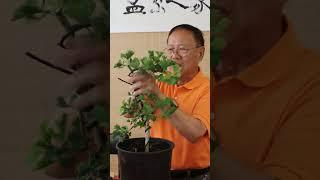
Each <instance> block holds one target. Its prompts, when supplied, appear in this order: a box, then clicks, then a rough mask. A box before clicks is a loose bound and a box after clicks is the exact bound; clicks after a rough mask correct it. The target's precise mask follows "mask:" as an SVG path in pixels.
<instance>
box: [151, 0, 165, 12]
mask: <svg viewBox="0 0 320 180" xmlns="http://www.w3.org/2000/svg"><path fill="white" fill-rule="evenodd" d="M158 1H160V3H162V0H153V3H154V4H156V5H157V10H154V9H151V10H150V12H151V13H155V12H157V13H159V12H160V9H161V10H162V11H163V12H164V13H165V12H166V10H165V9H164V7H162V6H160V3H159V2H158Z"/></svg>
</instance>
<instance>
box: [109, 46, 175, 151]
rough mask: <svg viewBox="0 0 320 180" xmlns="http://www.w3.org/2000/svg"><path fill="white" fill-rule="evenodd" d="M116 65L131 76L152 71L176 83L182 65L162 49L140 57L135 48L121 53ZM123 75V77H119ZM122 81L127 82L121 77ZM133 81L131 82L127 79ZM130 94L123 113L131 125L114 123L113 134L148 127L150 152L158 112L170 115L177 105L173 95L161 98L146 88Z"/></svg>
mask: <svg viewBox="0 0 320 180" xmlns="http://www.w3.org/2000/svg"><path fill="white" fill-rule="evenodd" d="M114 68H128V69H129V71H130V73H129V74H128V76H131V75H132V74H133V73H141V74H149V75H151V76H153V77H154V78H155V79H156V80H158V81H162V82H166V83H168V84H171V85H174V84H177V83H178V81H179V79H180V75H181V74H180V66H179V65H178V64H176V63H175V62H174V61H172V60H169V59H168V58H167V57H166V56H165V55H164V53H163V52H159V51H148V56H146V57H143V58H140V59H139V58H137V57H135V56H134V52H133V51H132V50H128V51H127V52H125V53H122V54H121V58H120V59H119V61H118V62H117V63H116V64H115V65H114ZM119 79H120V78H119ZM120 80H121V81H123V82H125V83H128V82H126V81H124V80H122V79H120ZM128 84H130V83H128ZM128 95H129V98H128V99H126V100H124V101H123V102H122V105H121V107H120V113H121V115H127V117H129V118H128V119H127V122H129V123H130V125H131V127H130V128H128V127H126V126H124V127H120V126H119V125H116V126H115V130H114V132H113V133H112V134H113V135H121V136H122V137H123V138H122V139H124V138H125V136H127V137H128V136H129V135H130V134H131V132H130V131H131V130H132V129H133V128H137V127H139V128H144V129H145V152H149V150H150V146H149V139H150V128H151V123H152V122H153V121H155V120H156V119H157V115H160V116H162V117H163V118H167V117H169V116H170V115H171V114H172V113H174V112H175V110H176V109H177V106H176V105H175V103H174V102H173V101H172V100H171V99H170V98H164V99H161V98H159V97H158V96H157V95H156V94H154V93H151V92H146V93H145V94H144V95H138V96H136V97H134V96H132V94H131V93H130V92H129V93H128Z"/></svg>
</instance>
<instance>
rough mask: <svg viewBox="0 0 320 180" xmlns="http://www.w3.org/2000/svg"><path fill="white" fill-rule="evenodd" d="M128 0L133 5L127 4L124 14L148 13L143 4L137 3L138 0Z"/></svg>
mask: <svg viewBox="0 0 320 180" xmlns="http://www.w3.org/2000/svg"><path fill="white" fill-rule="evenodd" d="M128 2H129V3H130V4H131V6H127V7H126V10H127V11H126V12H124V13H123V14H133V13H142V14H146V12H145V11H143V10H144V6H141V5H137V2H138V0H134V1H133V2H132V1H130V0H128Z"/></svg>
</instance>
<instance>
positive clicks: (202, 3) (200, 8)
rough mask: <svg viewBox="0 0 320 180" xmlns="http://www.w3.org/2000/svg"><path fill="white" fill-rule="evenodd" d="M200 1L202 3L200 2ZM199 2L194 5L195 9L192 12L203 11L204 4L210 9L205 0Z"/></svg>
mask: <svg viewBox="0 0 320 180" xmlns="http://www.w3.org/2000/svg"><path fill="white" fill-rule="evenodd" d="M199 3H200V4H199ZM199 3H197V4H195V5H194V6H193V10H192V11H191V12H194V13H196V14H200V13H201V12H202V11H203V6H206V7H207V8H208V9H210V6H208V5H207V4H206V3H205V2H204V0H199Z"/></svg>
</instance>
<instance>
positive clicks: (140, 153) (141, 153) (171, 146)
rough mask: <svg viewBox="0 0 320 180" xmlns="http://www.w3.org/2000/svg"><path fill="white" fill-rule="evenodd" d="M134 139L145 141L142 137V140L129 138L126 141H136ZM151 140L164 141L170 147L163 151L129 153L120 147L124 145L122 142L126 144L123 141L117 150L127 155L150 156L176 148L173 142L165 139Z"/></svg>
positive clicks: (117, 146)
mask: <svg viewBox="0 0 320 180" xmlns="http://www.w3.org/2000/svg"><path fill="white" fill-rule="evenodd" d="M134 139H144V138H142V137H140V138H129V139H125V140H124V141H128V140H134ZM151 139H152V140H160V141H162V142H166V143H168V144H169V146H170V147H169V148H167V149H164V150H161V151H154V152H132V151H127V150H124V149H121V148H120V147H119V144H120V143H122V142H124V141H122V142H118V143H117V145H116V148H117V150H118V151H122V152H125V153H128V154H139V155H150V154H159V153H162V152H166V151H170V150H171V151H172V150H173V148H174V146H175V145H174V143H173V142H172V141H169V140H167V139H163V138H150V140H151Z"/></svg>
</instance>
